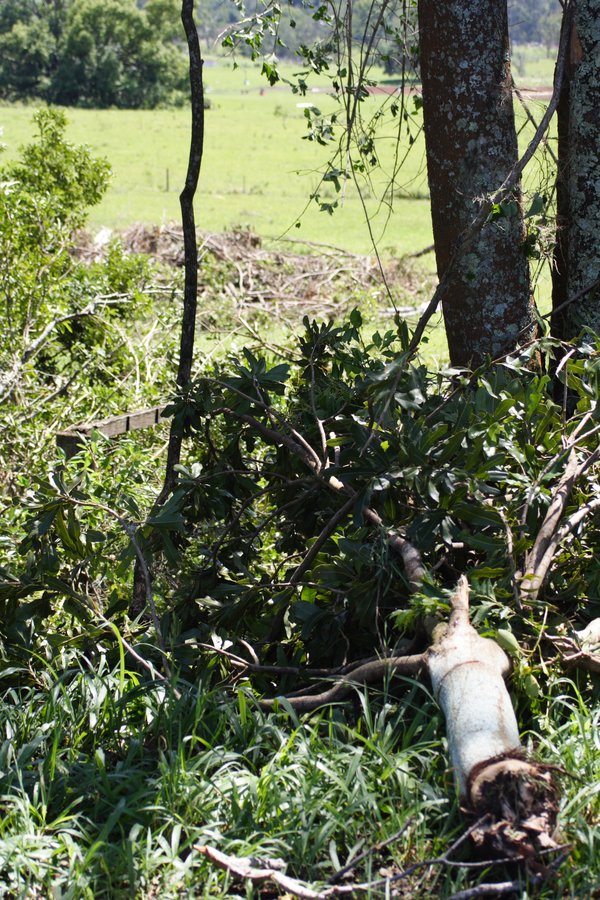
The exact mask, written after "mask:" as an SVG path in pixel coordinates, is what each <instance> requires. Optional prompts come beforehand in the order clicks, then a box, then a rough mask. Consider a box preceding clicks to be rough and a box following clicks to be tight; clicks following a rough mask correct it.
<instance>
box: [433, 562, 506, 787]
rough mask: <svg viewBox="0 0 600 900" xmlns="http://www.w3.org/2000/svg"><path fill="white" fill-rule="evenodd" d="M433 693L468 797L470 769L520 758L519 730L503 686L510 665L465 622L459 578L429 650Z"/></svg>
mask: <svg viewBox="0 0 600 900" xmlns="http://www.w3.org/2000/svg"><path fill="white" fill-rule="evenodd" d="M428 667H429V674H430V676H431V681H432V684H433V690H434V693H435V696H436V698H437V700H438V702H439V704H440V706H441V708H442V710H443V712H444V716H445V718H446V731H447V736H448V749H449V753H450V760H451V762H452V766H453V769H454V776H455V779H456V783H457V785H458V788H459V791H460V795H461V798H463V799H465V800H466V799H470V797H469V788H470V777H471V775H472V773H473V772H475V771H478V770H480V769H481V767H482V766H483V765H484V764H485V763H487V762H489V761H493V760H497V759H498V757H510V756H516V757H519V756H521V751H520V746H521V745H520V740H519V728H518V725H517V720H516V717H515V713H514V710H513V706H512V703H511V700H510V697H509V694H508V691H507V690H506V685H505V684H504V678H505V676H506V675H507V674H508V672H509V669H510V662H509V659H508V657H507V655H506V653H505V652H504V651H503V650H502V648H501V647H499V646H498V644H496V643H495V641H492V640H490V639H489V638H483V637H481V636H480V635H478V634H477V632H476V631H475V629H474V628H473V627H472V625H471V624H470V622H469V586H468V582H467V579H466V578H465V577H464V576H462V577H461V579H460V580H459V582H458V586H457V590H456V594H455V595H454V597H453V598H452V613H451V616H450V623H449V625H448V626H447V628H446V629H445V632H444V633H443V636H441V638H440V637H439V636H438V638H437V640H436V641H435V643H434V644H433V646H432V648H431V650H430V651H429V654H428Z"/></svg>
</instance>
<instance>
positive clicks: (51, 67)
mask: <svg viewBox="0 0 600 900" xmlns="http://www.w3.org/2000/svg"><path fill="white" fill-rule="evenodd" d="M177 19H178V10H177V3H176V0H148V2H147V3H146V4H145V5H144V6H143V7H142V8H140V7H138V6H136V4H135V3H134V2H133V0H107V2H101V0H77V2H73V0H60V2H57V3H45V2H41V0H34V2H32V3H21V2H19V0H8V2H7V3H6V4H5V6H4V8H3V12H2V13H1V14H0V96H1V97H4V98H6V99H24V98H27V97H38V98H41V99H44V100H48V101H49V102H51V103H57V104H60V105H65V106H69V105H71V106H72V105H76V106H90V107H94V106H95V107H108V106H118V107H128V108H140V107H153V106H157V105H159V104H165V103H173V102H177V101H179V102H181V101H182V99H183V96H184V94H183V93H182V92H183V91H184V90H185V86H186V72H187V70H186V63H185V57H184V55H183V53H182V50H181V44H182V42H181V40H180V37H179V34H178V31H177V29H176V28H175V27H174V25H173V22H177ZM167 22H168V23H169V24H168V27H166V23H167Z"/></svg>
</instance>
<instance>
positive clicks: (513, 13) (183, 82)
mask: <svg viewBox="0 0 600 900" xmlns="http://www.w3.org/2000/svg"><path fill="white" fill-rule="evenodd" d="M180 6H181V4H180V0H2V2H1V3H0V99H3V100H27V99H33V98H35V99H41V100H46V101H48V102H49V103H54V104H58V105H63V106H84V107H99V108H106V107H113V106H114V107H120V108H133V109H135V108H151V107H155V106H164V105H170V104H176V103H179V102H185V101H186V100H187V57H186V53H185V46H184V42H183V31H182V29H181V25H180ZM262 8H263V4H262V0H249V2H248V3H246V4H244V3H237V2H235V0H200V2H199V3H198V14H197V22H198V32H199V35H200V38H201V39H202V41H203V43H204V45H205V47H206V48H207V49H209V48H211V49H212V48H213V47H214V46H215V44H216V45H217V46H219V44H220V43H221V42H222V41H223V39H224V38H225V39H226V38H227V35H228V33H230V31H235V26H236V23H237V22H238V21H239V20H240V19H244V20H245V21H248V20H250V21H251V20H252V17H253V15H255V14H256V13H259V12H260V11H261V10H262ZM325 9H326V7H325V6H324V5H323V4H322V3H321V2H320V0H291V2H289V4H287V6H286V7H285V10H284V11H283V14H282V16H281V17H280V18H279V19H278V26H277V30H276V32H274V33H273V53H274V54H276V55H277V56H278V57H279V58H285V57H288V58H289V57H292V58H294V59H298V57H299V56H300V57H302V56H303V53H302V50H303V48H306V47H310V46H312V45H314V44H315V43H316V42H319V41H320V42H321V43H322V44H323V46H324V47H325V46H326V45H327V44H328V42H330V41H331V40H333V39H334V35H333V32H332V30H331V26H330V25H328V22H327V16H326V15H325V14H324V10H325ZM372 15H373V0H353V3H352V18H351V22H352V29H353V31H355V32H356V36H357V40H360V37H361V35H362V33H363V31H364V26H365V22H366V21H368V20H369V17H371V16H372ZM509 17H510V25H511V37H512V40H513V42H515V43H524V42H539V43H545V44H546V45H547V46H550V45H552V44H554V43H556V41H557V39H558V28H559V24H560V3H559V0H512V2H511V3H510V4H509ZM407 21H408V22H409V24H410V27H409V29H408V31H407V28H406V22H407ZM247 34H248V32H247V30H246V35H247ZM416 47H417V37H416V4H415V3H414V2H408V3H403V4H401V5H398V7H397V8H396V7H395V6H393V5H390V6H389V7H387V8H386V11H385V17H384V19H383V24H382V31H381V36H380V38H379V40H378V46H377V52H378V55H379V61H380V62H381V64H382V65H383V66H384V68H385V69H386V70H387V72H388V73H392V72H399V71H402V70H403V69H408V68H412V69H413V71H414V70H415V69H416V68H417V67H418V61H417V59H416ZM264 49H265V48H264V45H263V51H264ZM252 50H253V47H252V42H251V38H248V37H246V39H245V42H241V43H238V44H237V47H236V52H238V53H241V54H242V55H245V54H248V55H251V54H252ZM408 59H410V66H407V65H406V63H407V60H408Z"/></svg>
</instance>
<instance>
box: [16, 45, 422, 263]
mask: <svg viewBox="0 0 600 900" xmlns="http://www.w3.org/2000/svg"><path fill="white" fill-rule="evenodd" d="M288 71H290V72H291V69H288ZM205 78H206V84H207V96H208V97H209V98H210V100H211V109H210V110H208V111H207V113H206V138H205V152H204V159H203V165H202V175H201V182H200V188H199V193H198V197H197V219H198V224H199V226H200V227H201V228H203V229H205V230H208V231H217V232H218V231H223V230H227V229H231V228H232V227H233V226H238V225H243V226H244V227H249V228H253V229H254V230H256V231H257V232H258V233H259V234H261V235H263V236H264V237H270V238H277V237H279V236H280V235H282V234H284V233H286V232H288V233H290V234H291V236H293V237H294V238H297V239H298V238H302V239H304V240H308V241H325V242H327V243H331V244H339V245H341V246H343V247H344V248H346V249H349V250H352V251H356V252H368V251H369V250H370V240H369V235H368V231H367V229H366V227H365V224H364V215H363V211H362V208H361V204H360V200H359V198H358V195H357V192H356V189H355V188H354V186H352V185H348V186H347V190H346V191H345V196H344V198H343V201H340V207H341V208H340V209H338V210H337V212H336V213H335V215H333V216H330V215H328V214H327V213H322V212H320V211H319V210H318V209H317V207H316V205H315V204H314V203H312V204H311V203H310V201H309V197H310V194H311V193H312V192H314V191H315V190H316V189H317V187H318V185H319V180H320V176H319V170H320V169H321V168H322V167H323V165H324V163H325V162H326V160H327V157H328V148H323V147H319V146H318V145H317V144H316V143H314V142H309V141H306V140H302V138H303V136H304V135H305V133H306V119H305V117H304V110H303V109H302V108H299V107H298V104H299V103H307V102H313V103H315V104H318V106H319V108H320V109H321V110H322V111H323V112H326V111H333V109H334V105H335V104H334V101H333V100H332V99H331V98H330V97H328V96H327V95H326V94H325V93H319V94H314V95H311V96H310V97H307V98H301V97H297V96H295V95H293V94H292V93H291V91H289V90H288V89H286V88H284V87H281V88H280V87H275V88H269V87H268V86H265V83H264V81H262V82H261V81H260V79H259V74H258V72H257V70H256V69H255V68H250V67H240V68H239V69H237V70H236V71H235V72H232V71H231V70H230V68H229V67H228V64H227V63H226V62H223V61H221V62H218V63H217V62H215V64H214V65H212V66H207V68H206V75H205ZM380 100H381V98H373V99H370V100H369V101H367V106H368V107H370V108H371V110H372V111H374V110H375V108H376V104H378V103H379V102H380ZM32 113H33V110H32V109H31V108H24V107H17V106H13V107H3V108H1V109H0V125H1V126H2V128H3V131H4V134H3V140H4V142H5V143H6V145H7V156H8V157H12V156H14V155H15V154H16V152H17V149H18V147H19V145H20V144H22V143H23V142H24V141H27V140H28V139H29V138H30V137H31V135H32V123H31V117H32ZM68 116H69V122H70V124H69V131H68V134H69V137H70V139H71V140H73V141H74V142H77V143H80V142H85V143H87V144H89V145H90V146H91V147H92V148H93V149H94V151H95V152H96V153H98V154H100V155H102V156H105V157H106V158H108V160H109V161H110V163H111V166H112V168H113V179H112V184H111V188H110V191H109V193H108V195H107V196H106V198H105V199H104V201H103V202H102V203H101V205H100V206H99V207H98V208H97V209H96V210H94V211H93V212H92V216H91V219H90V224H91V226H92V228H94V229H98V228H100V227H101V226H108V227H110V228H117V229H120V228H125V227H127V226H128V225H130V224H132V223H133V222H143V223H148V224H150V223H160V222H164V221H168V220H173V219H178V218H179V201H178V193H179V190H180V189H181V187H182V184H183V179H184V175H185V169H186V165H187V152H188V141H189V112H188V110H187V109H181V110H152V111H146V110H144V111H114V110H107V111H96V110H69V112H68ZM394 127H395V126H393V125H392V126H391V128H390V130H389V134H388V140H386V141H384V151H383V153H382V162H383V171H382V172H381V173H380V174H377V175H376V176H375V178H374V184H373V186H372V188H371V189H367V194H366V201H367V204H368V208H369V212H370V214H372V215H374V216H375V218H374V220H373V228H374V232H375V235H376V237H377V239H378V241H380V242H381V241H382V245H383V248H384V249H386V248H388V247H389V249H390V250H393V251H395V252H398V253H399V254H403V253H407V252H412V251H414V250H419V249H421V248H422V247H423V246H426V245H427V244H428V243H430V242H431V225H430V219H429V209H428V202H427V199H426V193H427V185H426V176H425V170H424V165H423V144H422V141H421V139H420V138H419V139H417V141H416V142H415V144H414V146H413V147H412V149H411V152H410V154H409V155H408V158H407V162H406V167H405V168H404V169H403V171H402V173H401V179H400V181H399V183H398V184H397V186H396V190H395V194H396V195H400V194H406V195H407V196H408V199H401V198H399V197H398V196H396V199H395V209H394V215H393V216H392V217H391V218H390V220H389V221H388V210H387V208H383V209H380V211H379V213H377V210H378V207H379V201H378V196H379V195H380V194H381V191H382V188H383V186H384V184H385V183H386V182H387V179H388V173H389V171H390V168H391V166H392V165H393V159H394V148H395V143H396V142H395V139H394V132H393V131H392V128H394ZM413 130H414V133H415V134H416V133H417V129H416V128H415V129H413ZM321 193H322V195H323V199H327V200H333V199H334V198H335V192H334V190H333V188H332V187H331V186H330V187H329V188H328V189H326V190H325V191H322V192H321ZM307 203H308V208H306V207H307ZM298 221H300V222H301V227H300V228H296V227H294V226H295V224H296V222H298ZM290 229H291V232H290V231H289V230H290ZM384 232H385V235H384Z"/></svg>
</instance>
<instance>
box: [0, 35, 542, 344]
mask: <svg viewBox="0 0 600 900" xmlns="http://www.w3.org/2000/svg"><path fill="white" fill-rule="evenodd" d="M521 52H522V56H523V60H524V63H523V65H525V72H526V74H527V75H528V74H529V72H530V71H533V70H534V66H537V68H536V69H535V71H536V72H539V78H540V79H541V81H542V82H545V83H548V82H549V81H550V80H551V60H548V59H547V58H545V57H543V52H542V48H521ZM294 71H295V67H293V66H291V65H289V64H288V65H287V66H283V67H282V74H283V75H284V76H287V77H290V76H291V75H292V74H293V72H294ZM392 83H393V79H392V80H391V81H390V85H391V84H392ZM521 83H522V84H527V83H528V79H527V77H525V78H524V79H522V82H521ZM205 85H206V94H207V97H208V98H209V99H210V101H211V108H210V109H209V110H207V112H206V136H205V150H204V158H203V164H202V174H201V180H200V187H199V191H198V194H197V200H196V216H197V223H198V225H199V227H200V228H201V229H203V230H206V231H211V232H221V231H226V230H231V229H232V228H234V227H236V226H242V227H244V228H250V229H253V230H254V231H256V232H257V233H258V234H259V235H261V237H263V238H265V239H270V240H276V239H278V238H280V237H282V236H285V237H286V239H287V240H291V241H293V242H298V241H300V242H309V243H308V246H310V242H317V243H319V242H321V243H326V244H330V245H334V246H338V247H342V248H343V249H345V250H349V251H353V252H357V253H371V252H372V250H373V247H372V241H371V237H370V235H369V230H368V228H367V226H366V224H365V214H364V210H363V207H362V204H361V200H360V198H359V196H358V192H357V190H356V187H355V186H354V185H353V184H351V183H349V184H347V185H346V186H345V188H344V190H343V195H337V198H338V199H339V208H338V209H337V210H336V211H335V213H334V214H333V215H329V214H327V213H325V212H321V211H319V209H318V207H317V205H316V204H315V203H314V202H311V201H310V195H311V193H313V192H314V191H316V190H317V189H319V183H320V177H321V176H320V173H321V172H322V171H323V169H324V166H325V164H326V162H327V159H328V156H329V152H330V150H329V147H321V146H319V145H318V144H316V143H315V142H309V141H307V140H303V137H304V136H305V135H306V124H307V122H306V118H305V116H304V109H303V108H302V106H299V104H306V103H308V102H312V103H314V104H316V105H317V106H318V107H319V109H321V110H322V111H323V112H333V111H334V110H335V108H336V104H335V102H334V100H333V98H331V97H330V96H329V95H328V94H327V93H326V91H325V89H326V87H327V84H326V82H325V81H321V82H319V81H317V82H316V84H315V89H316V90H317V91H318V92H317V93H314V94H311V95H310V96H309V97H304V98H302V97H298V96H297V95H294V94H292V92H291V91H290V90H289V89H288V88H286V87H274V88H270V87H268V86H267V84H266V81H265V80H264V79H263V78H261V76H260V73H259V71H258V69H257V68H256V66H252V65H250V64H249V63H244V64H240V66H239V68H237V69H235V70H234V69H233V68H232V67H231V64H230V63H229V62H228V61H226V60H223V59H209V60H207V62H206V65H205ZM385 99H386V98H385V97H382V96H381V95H379V96H375V97H370V98H369V99H368V100H367V101H365V104H364V113H365V116H368V115H372V114H373V113H374V112H375V110H376V109H377V108H378V107H379V105H380V104H381V103H382V101H385ZM387 102H388V104H389V98H388V101H387ZM411 108H412V103H411V101H410V99H409V109H411ZM532 110H533V113H534V115H535V116H536V117H537V118H538V119H539V118H540V117H541V114H542V110H541V104H539V103H538V104H535V103H534V104H532ZM517 112H518V117H519V124H520V125H523V126H524V127H523V131H522V133H521V138H520V140H521V144H522V145H523V146H524V145H525V144H526V142H527V141H528V140H529V138H530V137H531V134H532V127H531V126H530V125H528V124H527V123H526V122H525V117H524V113H523V111H522V110H521V109H520V108H518V110H517ZM33 113H34V107H24V106H4V107H0V126H1V127H2V129H3V135H2V139H3V141H4V143H5V144H6V147H7V149H6V153H5V155H4V158H14V157H15V156H16V155H17V153H18V148H19V146H20V145H21V144H23V143H25V142H27V141H28V140H30V139H31V137H32V134H33V130H34V126H33V122H32V116H33ZM68 118H69V126H68V136H69V138H70V139H71V140H72V141H73V142H75V143H87V144H88V145H90V146H91V147H92V149H93V150H94V152H95V153H97V154H99V155H101V156H104V157H106V158H107V159H108V160H109V162H110V164H111V166H112V170H113V176H112V181H111V186H110V188H109V191H108V193H107V195H106V197H105V198H104V200H103V201H102V203H101V204H100V205H99V206H98V207H97V208H96V209H94V210H92V213H91V216H90V227H91V229H92V231H98V230H99V229H100V228H102V227H104V226H105V227H108V228H110V229H117V230H119V229H125V228H127V227H128V226H130V225H132V224H133V223H137V222H140V223H144V224H160V223H164V222H168V221H173V220H176V221H178V220H179V216H180V211H179V196H178V195H179V191H180V189H181V187H182V184H183V179H184V175H185V170H186V166H187V153H188V142H189V126H190V116H189V111H188V109H187V108H182V109H166V110H136V111H127V110H121V111H119V110H101V111H100V110H81V109H71V110H68ZM386 122H387V124H386V125H385V126H384V128H383V136H382V139H381V141H380V145H379V153H380V159H381V163H382V166H381V169H379V170H376V172H375V173H374V174H373V177H372V183H370V184H364V185H363V189H364V190H363V198H364V201H365V206H366V209H367V211H368V213H369V216H370V221H371V227H372V231H373V237H374V239H375V241H376V243H377V245H378V248H379V251H380V252H381V253H382V255H383V256H390V255H396V256H403V255H405V254H412V253H415V252H418V251H419V250H421V249H423V248H424V247H426V246H428V245H430V244H431V243H432V232H431V218H430V211H429V200H428V188H427V178H426V169H425V161H424V141H423V136H422V131H421V130H420V124H421V122H420V119H419V118H415V120H414V123H413V125H412V136H413V139H414V140H413V143H412V145H411V144H410V143H409V141H408V137H407V135H406V133H405V132H404V133H403V135H402V138H401V141H400V144H399V143H398V139H397V138H398V124H397V121H396V120H394V119H392V118H391V117H390V116H388V117H387V118H386ZM404 157H405V158H404ZM398 158H401V159H402V158H403V165H402V169H401V171H400V172H399V173H398V175H397V177H396V181H395V184H394V188H393V191H392V192H391V196H392V203H393V205H392V206H391V207H390V205H389V203H386V204H382V203H381V196H382V194H384V193H385V188H386V185H388V184H389V180H390V177H391V173H392V171H393V170H394V166H395V162H396V160H397V159H398ZM544 178H548V170H547V166H545V164H544V165H542V166H540V164H539V161H538V162H534V164H533V165H532V166H531V167H530V169H529V171H528V173H527V175H526V179H525V183H526V186H528V188H529V189H531V190H536V189H537V187H538V186H539V184H540V182H541V181H543V179H544ZM323 187H324V188H325V189H323ZM320 193H321V195H322V199H323V200H327V201H333V200H334V199H336V194H335V191H334V189H333V186H332V185H326V186H321V188H320ZM386 196H387V199H388V200H389V198H390V192H389V191H388V193H387V195H386ZM297 225H299V227H296V226H297ZM282 247H283V249H284V250H285V249H293V250H298V248H302V244H298V243H293V244H289V243H285V244H283V245H282ZM433 270H434V260H433V256H432V255H429V256H427V257H425V258H424V259H423V260H422V261H421V269H420V271H423V272H424V273H425V274H428V275H429V276H431V275H432V274H433ZM541 284H542V291H541V293H542V294H544V293H547V284H548V279H545V280H542V282H541ZM541 305H542V306H543V307H544V308H545V307H546V306H547V300H544V299H542V304H541ZM445 353H446V348H445V338H444V335H443V332H442V333H439V329H437V328H436V327H434V328H433V329H432V335H431V343H430V345H429V348H428V351H427V355H428V356H431V357H432V358H433V359H435V360H439V359H441V358H444V356H445Z"/></svg>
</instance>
